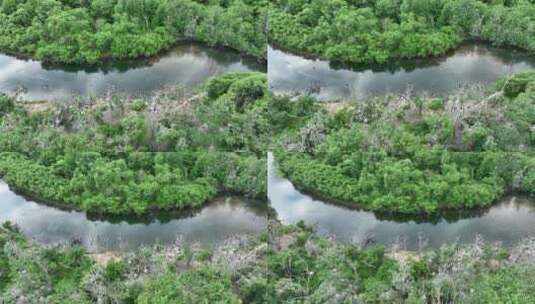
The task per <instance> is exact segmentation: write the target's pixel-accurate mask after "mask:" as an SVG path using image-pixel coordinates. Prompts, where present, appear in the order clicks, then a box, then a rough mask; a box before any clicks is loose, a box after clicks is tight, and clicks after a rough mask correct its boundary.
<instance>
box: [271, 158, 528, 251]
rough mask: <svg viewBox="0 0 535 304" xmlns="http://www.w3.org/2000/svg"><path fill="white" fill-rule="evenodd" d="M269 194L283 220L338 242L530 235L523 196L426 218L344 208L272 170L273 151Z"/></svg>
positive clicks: (432, 243)
mask: <svg viewBox="0 0 535 304" xmlns="http://www.w3.org/2000/svg"><path fill="white" fill-rule="evenodd" d="M268 197H269V200H270V203H271V207H272V208H273V209H275V211H276V214H277V216H278V218H279V220H281V221H282V222H283V223H285V224H290V223H296V222H298V221H300V220H303V221H305V223H307V224H310V225H314V226H315V227H316V229H317V230H318V232H319V233H320V234H322V235H333V236H334V237H335V238H336V239H337V240H339V241H341V242H361V241H363V240H368V239H372V240H373V241H375V242H378V243H381V244H385V245H387V246H389V245H391V244H394V243H395V244H398V245H401V246H402V247H404V248H406V249H416V248H418V244H419V239H420V240H426V242H425V243H426V244H427V246H429V247H439V246H440V245H442V244H444V243H450V242H454V241H459V242H461V243H467V242H471V241H473V240H474V238H475V237H476V235H477V234H479V235H481V236H482V237H483V239H485V240H486V241H489V242H502V243H503V244H504V245H506V246H510V245H513V244H515V243H516V242H517V241H519V240H521V239H523V238H525V237H528V236H533V235H535V201H533V200H530V199H528V198H527V197H514V196H512V197H507V198H505V199H504V200H503V201H502V202H500V203H498V204H496V205H495V206H493V207H492V208H490V209H487V210H480V211H476V212H464V213H462V214H461V213H457V214H448V215H444V216H436V217H433V218H426V217H422V216H413V217H410V216H402V217H396V216H391V215H379V214H374V213H373V212H369V211H362V210H355V209H349V208H345V207H340V206H336V205H334V204H330V203H328V202H324V201H321V200H317V199H314V198H313V197H311V196H309V195H306V194H303V193H301V192H299V191H298V190H296V188H295V187H294V186H293V185H292V183H291V182H290V181H289V180H288V179H286V178H284V177H281V176H280V175H279V174H278V172H277V170H276V163H275V161H274V159H273V155H271V154H270V155H269V156H268Z"/></svg>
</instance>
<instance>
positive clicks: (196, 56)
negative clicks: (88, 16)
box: [0, 43, 266, 100]
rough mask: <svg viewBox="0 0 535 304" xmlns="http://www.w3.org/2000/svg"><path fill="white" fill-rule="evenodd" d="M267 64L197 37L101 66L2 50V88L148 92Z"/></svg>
mask: <svg viewBox="0 0 535 304" xmlns="http://www.w3.org/2000/svg"><path fill="white" fill-rule="evenodd" d="M265 69H266V68H265V65H263V64H260V63H258V62H257V61H256V60H255V59H254V58H249V57H244V56H241V55H240V54H238V53H237V52H234V51H232V50H228V49H214V48H209V47H205V46H202V45H199V44H195V43H188V44H182V45H178V46H176V47H174V48H173V49H171V50H170V51H168V52H166V53H164V54H162V55H161V56H158V57H155V58H151V59H141V60H131V61H124V62H109V63H104V64H100V65H96V66H72V65H71V66H65V65H46V64H43V63H41V62H39V61H35V60H25V59H19V58H16V57H13V56H8V55H4V54H0V92H1V93H6V94H14V93H15V92H18V93H19V95H20V97H21V98H24V99H25V100H64V99H68V98H70V97H71V96H79V95H83V96H101V95H104V94H107V93H108V92H110V91H113V92H121V93H126V94H128V95H130V96H138V97H144V96H150V95H151V94H152V93H153V92H154V91H156V90H158V89H161V88H162V87H164V86H169V85H179V86H183V87H184V88H186V89H192V88H194V87H196V86H197V85H200V84H202V83H204V82H205V81H206V80H207V79H208V78H209V77H212V76H215V75H219V74H223V73H227V72H246V71H265Z"/></svg>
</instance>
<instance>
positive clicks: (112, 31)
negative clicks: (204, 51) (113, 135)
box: [0, 0, 267, 64]
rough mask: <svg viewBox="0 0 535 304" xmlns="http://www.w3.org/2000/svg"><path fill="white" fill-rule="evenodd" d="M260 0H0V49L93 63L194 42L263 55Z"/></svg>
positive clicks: (49, 59)
mask: <svg viewBox="0 0 535 304" xmlns="http://www.w3.org/2000/svg"><path fill="white" fill-rule="evenodd" d="M266 7H267V3H266V1H253V0H229V1H227V0H221V1H219V0H217V1H202V0H141V1H139V0H92V1H86V0H22V1H21V0H1V1H0V50H2V51H4V52H9V53H13V54H15V55H19V56H23V57H32V58H36V59H38V60H41V61H44V62H52V63H67V64H95V63H98V62H101V61H103V60H107V59H114V60H120V59H135V58H139V57H149V56H154V55H156V54H158V53H160V52H162V51H163V50H166V49H168V48H170V47H171V46H173V45H174V44H176V43H178V42H180V41H198V42H202V43H206V44H207V45H210V46H221V47H228V48H232V49H235V50H237V51H239V52H241V53H244V54H248V55H251V56H254V57H256V58H258V59H259V60H265V59H266V47H265V45H266V35H265V28H266V23H267V9H266Z"/></svg>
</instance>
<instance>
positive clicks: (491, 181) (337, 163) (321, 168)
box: [276, 73, 535, 213]
mask: <svg viewBox="0 0 535 304" xmlns="http://www.w3.org/2000/svg"><path fill="white" fill-rule="evenodd" d="M534 88H535V74H534V73H524V74H518V75H515V76H511V77H507V78H504V79H502V80H500V81H498V82H497V83H496V84H495V85H494V86H493V87H492V88H490V89H488V92H485V91H483V90H482V89H481V88H477V87H476V88H469V89H459V91H458V92H457V93H455V94H453V95H451V96H449V97H448V98H432V97H426V96H385V97H377V98H374V99H371V100H368V101H367V102H356V103H350V104H348V105H346V106H345V107H342V108H341V109H339V110H337V111H334V112H332V111H331V112H328V111H326V110H324V109H321V108H319V107H318V108H317V109H318V110H317V111H316V112H310V113H309V114H308V120H304V119H303V121H302V122H301V123H300V124H299V125H296V126H294V127H293V128H288V129H287V130H286V131H285V132H283V133H282V135H281V136H280V138H279V139H278V148H277V150H276V151H278V152H277V160H278V163H279V167H280V169H281V171H282V172H283V173H285V174H286V175H287V176H288V177H289V179H290V180H291V181H293V182H294V183H295V184H296V185H297V186H299V187H301V188H303V189H305V190H308V191H311V192H315V193H318V194H321V195H323V196H326V197H329V198H332V199H337V200H341V201H345V202H348V203H353V204H356V205H357V206H361V207H364V208H367V209H372V210H385V211H398V212H403V213H419V212H425V213H433V212H437V211H439V210H444V209H464V208H477V207H484V206H488V205H490V204H491V203H493V202H495V201H496V200H498V199H499V198H501V197H502V196H503V195H504V194H505V193H507V192H524V193H527V194H531V195H533V194H535V141H534V139H535V137H534V136H533V126H534V125H535V116H534V115H535V103H534V102H533V100H534V98H535V90H534ZM307 99H309V98H308V97H307ZM290 103H291V102H290Z"/></svg>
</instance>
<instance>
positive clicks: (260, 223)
mask: <svg viewBox="0 0 535 304" xmlns="http://www.w3.org/2000/svg"><path fill="white" fill-rule="evenodd" d="M0 210H1V212H0V223H3V222H6V221H10V222H12V223H15V224H17V225H18V226H19V227H20V228H21V229H22V231H23V232H24V234H25V235H26V236H28V237H30V238H33V239H35V240H37V241H39V242H41V243H44V244H49V243H71V242H78V243H81V244H83V245H84V246H85V247H86V248H87V249H88V250H89V251H90V252H106V251H125V250H131V249H135V248H137V247H139V246H140V245H153V244H156V243H161V244H169V243H174V242H175V241H177V240H180V241H183V242H186V243H197V242H198V243H200V244H201V245H202V246H213V245H217V244H220V243H221V242H223V241H225V240H226V239H228V238H229V237H232V236H237V235H256V234H258V233H260V232H261V231H263V230H264V229H265V227H266V225H267V219H266V217H267V204H266V203H265V202H259V201H250V200H246V199H243V198H239V197H222V198H219V199H217V200H215V201H213V202H211V203H209V204H207V205H206V206H205V207H204V208H202V209H200V210H198V211H190V212H186V213H177V214H173V213H166V214H165V215H159V216H146V217H143V218H136V217H122V218H121V217H103V218H95V217H91V216H88V215H87V214H86V213H84V212H78V211H66V210H61V209H57V208H54V207H50V206H47V205H44V204H38V203H35V202H33V201H31V200H28V199H26V198H24V197H23V196H20V195H17V194H16V193H14V192H13V191H11V190H10V189H9V186H8V185H7V184H5V183H4V182H1V181H0Z"/></svg>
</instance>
